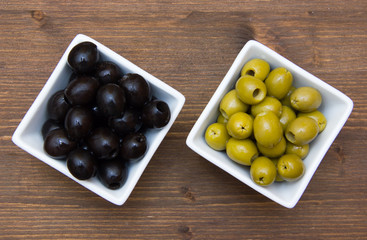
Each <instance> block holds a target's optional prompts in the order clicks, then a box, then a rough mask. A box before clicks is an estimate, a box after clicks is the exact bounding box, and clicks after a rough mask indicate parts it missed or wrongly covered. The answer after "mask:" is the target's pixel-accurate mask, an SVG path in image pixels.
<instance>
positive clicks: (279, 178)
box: [270, 158, 284, 182]
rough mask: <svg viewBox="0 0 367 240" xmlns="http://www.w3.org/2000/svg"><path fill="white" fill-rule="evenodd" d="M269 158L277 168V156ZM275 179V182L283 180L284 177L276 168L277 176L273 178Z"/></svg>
mask: <svg viewBox="0 0 367 240" xmlns="http://www.w3.org/2000/svg"><path fill="white" fill-rule="evenodd" d="M270 160H271V161H272V162H273V163H274V165H275V168H277V164H278V161H279V158H270ZM275 181H276V182H283V181H284V179H283V178H282V177H281V176H280V175H279V173H278V169H277V176H276V178H275Z"/></svg>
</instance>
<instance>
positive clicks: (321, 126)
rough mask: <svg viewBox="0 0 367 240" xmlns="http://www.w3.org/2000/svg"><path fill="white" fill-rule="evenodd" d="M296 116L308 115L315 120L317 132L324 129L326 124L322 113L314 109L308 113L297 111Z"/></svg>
mask: <svg viewBox="0 0 367 240" xmlns="http://www.w3.org/2000/svg"><path fill="white" fill-rule="evenodd" d="M297 116H298V117H301V116H304V117H310V118H312V119H314V120H315V121H316V122H317V125H318V126H319V133H320V132H322V131H324V129H325V127H326V124H327V119H326V117H325V116H324V114H322V112H320V111H318V110H315V111H312V112H309V113H298V115H297Z"/></svg>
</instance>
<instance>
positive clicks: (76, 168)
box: [66, 149, 97, 180]
mask: <svg viewBox="0 0 367 240" xmlns="http://www.w3.org/2000/svg"><path fill="white" fill-rule="evenodd" d="M66 165H67V167H68V169H69V171H70V173H71V174H72V175H73V176H74V177H76V178H77V179H79V180H86V179H89V178H91V177H93V176H94V175H95V173H96V172H97V165H96V161H95V159H94V157H93V156H92V154H90V152H89V151H87V150H84V149H75V150H74V151H72V152H70V153H69V155H68V157H67V159H66Z"/></svg>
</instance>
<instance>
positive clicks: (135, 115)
mask: <svg viewBox="0 0 367 240" xmlns="http://www.w3.org/2000/svg"><path fill="white" fill-rule="evenodd" d="M142 124H143V122H142V120H141V116H140V113H139V112H138V111H135V110H134V109H131V108H128V109H126V110H125V112H124V114H123V115H122V116H121V117H115V118H110V119H109V121H108V125H109V126H110V127H111V128H112V129H113V130H114V131H115V133H117V135H119V136H120V137H124V136H125V135H127V134H128V133H132V132H137V131H139V129H140V128H141V126H142Z"/></svg>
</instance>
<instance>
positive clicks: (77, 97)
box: [64, 76, 99, 106]
mask: <svg viewBox="0 0 367 240" xmlns="http://www.w3.org/2000/svg"><path fill="white" fill-rule="evenodd" d="M98 87H99V82H98V80H97V79H96V78H94V77H90V76H77V77H76V79H74V80H72V81H71V82H70V83H69V84H68V86H67V87H66V88H65V90H64V94H65V97H66V100H67V101H68V102H69V103H70V104H71V105H73V106H75V105H86V104H90V103H91V102H93V100H94V99H95V96H96V93H97V90H98Z"/></svg>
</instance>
